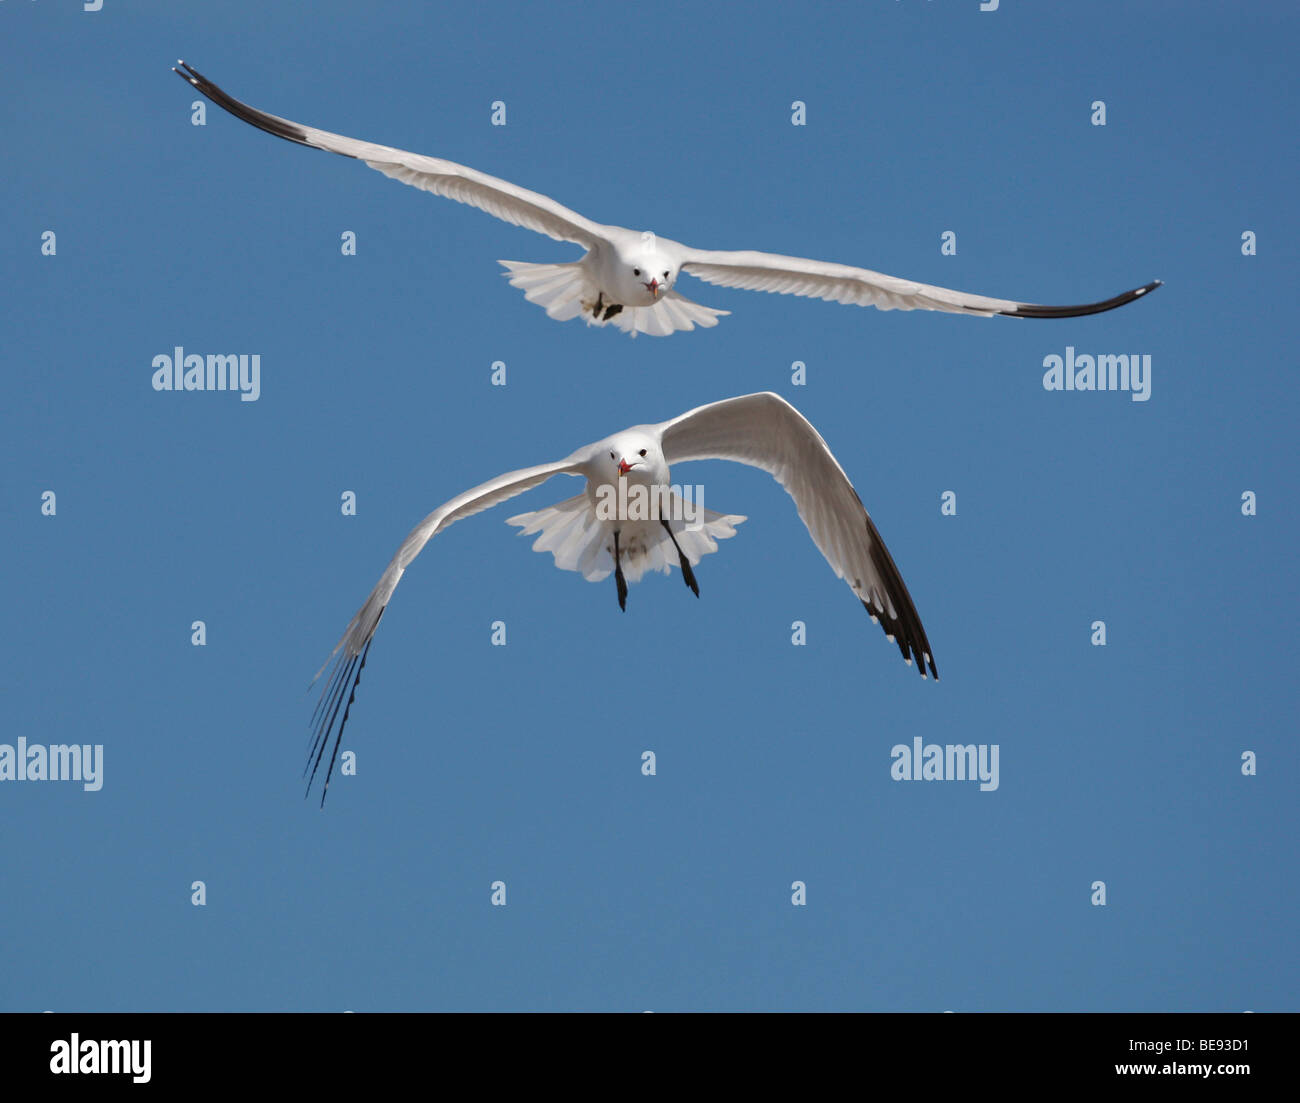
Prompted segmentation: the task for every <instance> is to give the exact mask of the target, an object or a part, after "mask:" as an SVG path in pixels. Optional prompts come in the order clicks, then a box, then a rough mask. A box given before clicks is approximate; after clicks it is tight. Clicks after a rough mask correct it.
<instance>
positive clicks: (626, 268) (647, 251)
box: [621, 240, 677, 306]
mask: <svg viewBox="0 0 1300 1103" xmlns="http://www.w3.org/2000/svg"><path fill="white" fill-rule="evenodd" d="M621 259H622V269H623V271H622V273H621V275H622V277H623V279H622V282H623V284H624V286H625V288H626V290H627V293H628V294H627V297H628V298H629V300H630V303H629V305H633V306H649V305H652V304H653V303H656V302H658V301H659V300H660V299H662V298H663V297H664V295H666V294H667V293H668V292H669V291H670V290H671V289H672V286H673V283H674V282H676V280H677V265H676V264H674V263H673V262H672V261H671V260H669V259H668V257H666V256H665V255H664V254H663V252H662V251H660V250H659V249H658V248H657V247H656V246H655V245H654V243H653V240H647V241H642V242H641V243H640V244H639V245H638V246H637V247H636V248H634V249H630V250H629V251H628V252H627V253H626V255H624V256H623V257H622V258H621Z"/></svg>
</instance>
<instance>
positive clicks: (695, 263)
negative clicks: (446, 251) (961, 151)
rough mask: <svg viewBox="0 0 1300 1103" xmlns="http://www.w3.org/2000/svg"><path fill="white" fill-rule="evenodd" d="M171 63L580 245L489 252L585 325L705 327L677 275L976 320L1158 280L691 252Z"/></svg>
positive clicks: (295, 131) (249, 115) (307, 131)
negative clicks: (928, 270)
mask: <svg viewBox="0 0 1300 1103" xmlns="http://www.w3.org/2000/svg"><path fill="white" fill-rule="evenodd" d="M176 65H177V66H179V68H176V67H175V66H173V67H172V72H174V73H176V74H178V75H179V76H181V77H182V78H183V79H185V80H186V81H188V82H189V83H190V84H191V85H193V86H194V87H195V88H196V89H198V91H199V92H201V93H202V94H203V95H204V96H206V97H207V98H208V99H209V100H211V101H212V102H213V103H215V104H217V105H218V106H219V107H223V108H225V110H226V111H228V112H230V114H232V115H234V116H235V117H236V118H239V119H243V120H244V122H246V123H251V124H252V125H253V126H255V127H257V128H258V129H260V130H265V131H266V132H267V133H268V134H274V135H275V136H276V137H278V138H285V139H287V140H289V141H291V142H298V143H299V144H300V145H305V146H311V147H312V148H313V149H321V150H326V151H328V152H330V153H341V154H343V155H344V156H346V157H354V158H356V159H357V160H359V161H364V162H365V163H366V164H367V165H369V166H370V167H371V168H372V169H377V170H378V171H379V172H382V173H383V174H384V175H385V176H391V177H392V178H393V179H394V180H400V181H402V183H404V184H410V185H412V186H413V187H417V188H420V189H422V190H424V191H428V192H432V193H433V194H434V195H441V196H444V197H446V198H447V199H454V200H456V201H457V202H459V203H468V204H469V205H470V206H472V207H477V208H479V210H481V211H486V212H487V213H488V214H490V215H495V216H496V217H497V218H499V219H501V220H502V221H504V222H509V223H512V224H513V225H515V226H523V227H525V228H527V229H529V230H535V231H537V233H539V234H545V235H546V236H547V237H550V238H554V239H555V240H556V241H567V242H572V243H573V244H575V245H580V246H582V248H584V249H585V250H586V253H585V254H584V255H583V256H582V257H581V258H580V259H579V260H576V261H568V262H564V263H559V264H531V263H526V262H524V261H513V260H503V261H498V263H499V264H501V265H502V266H504V267H505V269H506V272H505V273H504V275H505V276H506V277H507V278H508V279H509V280H510V283H511V284H512V285H514V286H515V287H518V288H520V289H521V290H522V291H523V292H524V297H525V298H526V299H527V300H528V301H529V302H531V303H536V304H537V305H538V306H540V307H542V308H543V309H544V310H545V311H546V313H547V314H548V315H550V316H551V317H552V318H554V319H556V320H557V321H561V322H564V321H568V320H570V319H572V318H577V317H581V318H583V319H584V320H585V321H586V323H587V324H588V325H595V326H605V325H608V324H611V323H612V324H613V325H614V326H616V327H617V328H618V329H621V330H623V331H624V332H626V333H629V334H631V335H632V336H633V337H635V336H636V335H637V334H638V333H647V334H650V335H651V336H654V337H666V336H668V335H669V334H671V333H675V332H677V331H678V330H693V329H694V328H695V327H696V326H697V325H698V326H704V327H710V326H715V325H717V324H718V318H719V317H722V316H723V315H726V314H729V313H730V311H727V310H715V309H714V308H713V307H708V306H702V305H701V304H700V303H696V302H692V301H691V300H690V299H687V298H686V297H685V296H683V295H682V294H680V293H679V292H678V290H677V279H678V277H679V276H680V275H681V274H682V273H683V272H685V273H687V274H688V275H692V276H695V277H696V278H697V279H700V280H703V281H704V282H705V283H712V284H718V285H720V286H722V287H739V288H744V289H746V290H750V291H772V292H776V293H778V294H782V295H802V296H805V297H807V298H814V299H827V300H830V301H832V302H838V303H853V304H856V305H858V306H874V307H877V308H879V309H881V310H941V311H946V312H948V313H950V314H974V315H977V316H980V317H986V318H987V317H991V316H992V315H994V314H1002V315H1005V316H1007V317H1011V318H1074V317H1077V316H1079V315H1082V314H1099V313H1101V312H1102V311H1104V310H1114V309H1115V308H1116V307H1117V306H1123V305H1124V304H1125V303H1131V302H1133V301H1134V300H1135V299H1138V298H1141V297H1142V296H1143V295H1145V294H1146V293H1147V292H1149V291H1153V290H1154V289H1155V288H1157V287H1159V286H1160V284H1161V281H1160V280H1152V281H1151V282H1150V283H1148V284H1146V285H1145V286H1143V287H1138V288H1135V289H1134V290H1132V291H1125V292H1123V293H1122V294H1119V295H1116V296H1114V297H1113V298H1110V299H1104V300H1102V301H1101V302H1095V303H1083V304H1080V305H1076V306H1041V305H1038V304H1036V303H1022V302H1016V301H1015V300H1013V299H992V298H988V297H987V296H984V295H969V294H967V293H965V292H963V291H951V290H949V289H948V288H945V287H932V286H931V285H929V284H924V283H916V282H914V281H912V280H904V279H899V278H898V277H897V276H886V275H884V274H882V273H880V272H872V271H870V270H869V269H866V268H853V267H850V266H849V265H845V264H832V263H830V262H828V261H820V260H808V259H805V258H803V257H785V256H780V255H778V254H776V253H757V252H748V251H746V252H719V251H717V250H708V249H693V248H691V247H690V246H689V245H683V244H681V242H677V241H672V240H670V239H668V238H666V237H658V236H656V235H655V234H653V233H651V232H649V231H641V232H638V231H636V230H628V229H624V228H623V227H621V226H603V225H601V224H600V223H598V222H592V221H591V220H590V219H588V218H584V217H583V216H582V215H580V214H578V213H577V212H576V211H571V210H569V208H568V207H565V206H563V205H562V204H560V203H557V202H556V201H555V200H554V199H551V198H550V197H548V196H545V195H541V194H539V193H538V192H534V191H528V190H527V189H526V188H521V187H519V186H518V185H517V184H511V183H509V182H508V181H506V180H499V179H497V178H496V177H495V176H489V175H487V173H483V172H479V171H478V170H476V169H472V168H467V167H465V166H464V165H458V164H456V163H455V162H454V161H444V160H442V159H441V158H439V157H427V156H425V155H423V154H419V153H408V152H407V151H406V150H402V149H394V148H393V147H391V146H381V145H375V144H374V143H373V142H363V141H359V140H357V139H356V138H346V137H344V136H343V135H341V134H331V133H330V132H329V131H326V130H317V129H316V128H315V127H310V126H303V125H302V124H300V123H295V122H291V121H290V120H288V119H282V118H280V117H279V116H278V115H271V114H268V113H267V112H265V111H259V110H258V109H257V108H255V107H250V106H249V105H248V104H246V103H241V102H240V101H239V100H237V99H235V98H234V97H233V96H231V95H229V94H228V93H226V92H223V91H222V90H221V89H220V88H218V87H217V86H216V85H215V84H213V83H212V81H210V80H208V79H207V78H206V77H204V76H203V74H201V73H200V72H198V70H196V69H195V68H194V67H193V66H191V65H187V64H186V63H185V62H184V61H178V62H177V63H176Z"/></svg>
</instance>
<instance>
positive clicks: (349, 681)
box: [302, 606, 387, 808]
mask: <svg viewBox="0 0 1300 1103" xmlns="http://www.w3.org/2000/svg"><path fill="white" fill-rule="evenodd" d="M384 608H387V606H385V607H384ZM383 617H384V610H383V609H380V610H379V616H378V617H376V618H375V628H372V629H371V630H370V636H369V637H368V638H367V640H366V646H365V647H363V648H362V649H361V653H360V654H358V655H351V656H349V655H348V653H347V650H346V648H345V649H344V651H343V653H342V654H341V655H339V657H338V660H337V661H336V662H335V664H334V670H333V672H332V673H331V674H330V680H329V682H327V683H326V686H325V688H324V689H323V690H322V691H321V695H320V700H319V701H317V702H316V708H315V710H314V711H313V712H312V716H311V725H312V727H313V729H314V732H313V735H312V741H311V746H310V748H309V749H308V751H307V765H306V766H304V767H303V770H302V772H303V776H304V777H306V778H307V791H306V792H305V793H303V797H304V799H305V798H306V797H308V796H310V795H311V787H312V783H313V782H314V781H315V780H316V773H317V771H318V770H319V769H320V764H321V761H322V760H323V759H324V757H325V748H326V747H327V746H329V743H330V736H331V733H332V734H333V737H334V750H333V751H332V752H331V753H330V762H329V766H328V767H327V769H326V771H325V785H324V787H323V788H322V789H321V794H320V806H321V807H322V808H324V807H325V797H326V795H327V794H328V793H329V788H330V779H331V778H333V776H334V763H335V762H336V761H337V760H338V757H339V747H340V746H342V743H343V729H344V728H345V727H347V723H348V715H349V714H350V713H351V712H352V702H353V701H355V700H356V699H357V686H359V685H360V684H361V672H362V671H363V670H365V668H366V657H367V656H368V655H369V654H370V645H371V644H372V643H374V640H375V629H376V628H378V627H379V622H380V621H381V620H382V619H383ZM345 697H346V698H347V703H346V704H345V703H344V698H345ZM340 708H341V709H342V710H343V719H342V720H341V721H339V724H338V726H337V728H336V727H335V724H334V721H335V720H337V719H338V715H339V709H340ZM309 769H310V773H309V772H308V771H309Z"/></svg>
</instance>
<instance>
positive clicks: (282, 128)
mask: <svg viewBox="0 0 1300 1103" xmlns="http://www.w3.org/2000/svg"><path fill="white" fill-rule="evenodd" d="M176 64H177V65H179V66H180V68H179V69H177V68H176V67H175V66H173V67H172V72H173V73H175V74H177V75H178V76H179V77H181V78H182V79H183V80H184V81H186V82H187V83H188V84H191V85H193V86H194V87H195V88H196V89H198V90H199V91H200V92H202V93H203V95H205V96H207V97H208V99H210V100H211V101H212V102H213V103H215V104H216V105H217V106H218V107H222V108H224V109H225V110H227V111H229V112H230V114H232V115H234V116H235V118H237V119H243V120H244V122H246V123H249V124H250V125H252V126H255V127H257V129H258V130H265V131H266V132H267V133H268V134H274V135H275V136H276V137H277V138H284V139H285V140H286V141H289V142H297V143H298V144H299V145H302V146H308V147H310V148H312V149H316V148H317V147H316V146H313V145H312V144H311V142H309V141H308V140H307V135H306V133H305V132H304V131H303V130H302V128H301V127H299V126H297V125H295V124H294V123H291V122H289V121H288V120H287V119H280V118H277V117H276V116H275V115H268V114H267V113H266V112H265V111H259V110H258V109H257V108H256V107H249V106H248V104H246V103H241V102H240V101H239V100H237V99H235V97H234V96H232V95H230V94H229V93H227V92H223V91H222V90H221V89H220V88H218V87H217V86H216V85H215V84H213V83H212V81H210V80H208V78H207V77H205V76H204V75H203V74H202V73H200V72H199V71H198V70H197V69H195V68H194V66H193V65H187V64H186V63H185V62H183V61H178V62H177V63H176ZM348 156H350V155H348Z"/></svg>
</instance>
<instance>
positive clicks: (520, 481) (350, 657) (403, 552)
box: [307, 457, 579, 804]
mask: <svg viewBox="0 0 1300 1103" xmlns="http://www.w3.org/2000/svg"><path fill="white" fill-rule="evenodd" d="M578 473H579V464H578V462H577V461H575V460H574V459H573V458H572V457H571V458H569V459H565V460H560V461H559V462H557V463H546V464H541V465H540V466H538V467H525V468H523V469H521V470H519V471H510V472H507V473H506V474H504V475H499V476H497V478H495V479H491V480H489V481H488V482H485V483H482V484H481V485H479V486H476V487H474V488H473V489H472V490H467V491H465V493H464V494H458V495H457V496H456V497H455V498H452V499H451V501H449V502H444V503H443V504H442V505H440V506H439V507H438V508H437V509H435V510H434V511H433V512H432V513H430V514H429V516H427V517H426V518H425V519H424V520H423V521H421V522H420V523H419V524H418V525H416V526H415V528H413V529H412V530H411V532H410V534H409V535H408V536H407V537H406V539H405V540H403V541H402V546H401V547H399V548H398V549H397V554H396V555H394V556H393V559H392V562H390V563H389V564H388V569H387V570H385V571H384V573H383V575H382V576H381V577H380V579H379V582H378V583H376V585H375V588H374V589H373V590H371V591H370V596H369V597H367V598H366V600H365V602H364V604H362V606H361V608H360V609H358V610H357V612H356V615H355V616H354V617H353V618H352V620H351V621H350V622H349V623H348V626H347V628H346V629H345V630H344V632H343V636H342V637H341V638H340V639H339V642H338V643H336V644H335V645H334V650H333V651H331V652H330V658H329V659H326V660H325V665H324V666H322V667H321V668H320V670H318V671H317V672H316V678H319V677H320V676H321V674H322V673H324V671H325V667H326V666H329V664H330V660H331V659H333V660H334V670H333V672H332V673H331V675H330V678H329V680H328V681H327V682H326V683H325V688H324V689H323V690H322V691H321V696H320V701H319V702H318V703H317V706H316V712H315V714H314V715H313V717H312V723H313V724H314V725H315V735H314V737H313V739H312V744H311V749H310V751H309V752H308V765H309V766H310V767H311V777H310V778H309V779H308V782H307V785H308V788H309V789H310V787H311V782H312V780H314V779H315V776H316V771H317V770H318V769H319V767H320V764H321V759H322V757H323V756H324V753H325V748H326V746H327V745H328V744H329V742H330V738H329V737H330V733H331V730H333V732H334V751H333V753H332V755H331V757H330V764H329V769H328V770H327V771H326V774H325V787H324V790H322V792H321V804H324V803H325V791H326V790H328V789H329V783H330V777H331V776H332V775H333V772H334V760H335V758H337V757H338V750H339V744H340V742H342V739H343V728H344V726H345V725H346V724H347V722H348V709H349V708H350V707H351V705H352V698H353V697H354V696H355V695H356V689H357V683H358V682H360V680H361V671H362V670H363V669H364V668H365V665H366V654H367V652H368V651H369V649H370V643H371V641H372V640H373V639H374V638H375V631H376V629H378V627H379V620H380V618H381V617H382V616H383V615H384V609H385V608H386V607H387V605H388V602H389V599H390V598H391V597H392V596H393V591H394V590H396V589H397V584H398V582H400V581H401V578H402V575H403V574H405V573H406V568H407V567H408V566H410V564H411V560H413V559H414V558H415V557H416V556H417V555H419V554H420V552H421V551H422V550H423V549H424V546H425V544H427V543H428V542H429V541H430V540H432V539H433V538H434V537H435V536H436V535H437V534H438V533H440V532H442V531H443V529H445V528H447V527H449V526H450V525H453V524H455V523H456V522H457V521H459V520H462V519H463V518H465V517H470V516H472V515H473V514H475V513H479V512H481V511H482V510H485V509H488V508H489V507H491V506H494V505H497V504H498V503H499V502H504V501H506V500H507V499H509V498H514V497H515V496H516V495H519V494H522V493H524V491H526V490H531V489H532V488H533V487H535V486H540V485H541V484H542V483H544V482H546V480H547V479H549V478H551V476H553V475H562V474H566V475H576V474H578ZM315 680H316V679H315V678H313V679H312V681H313V683H314V682H315ZM340 712H341V713H342V719H341V720H339V722H338V724H337V727H336V725H335V721H336V720H338V718H339V714H340Z"/></svg>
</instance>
